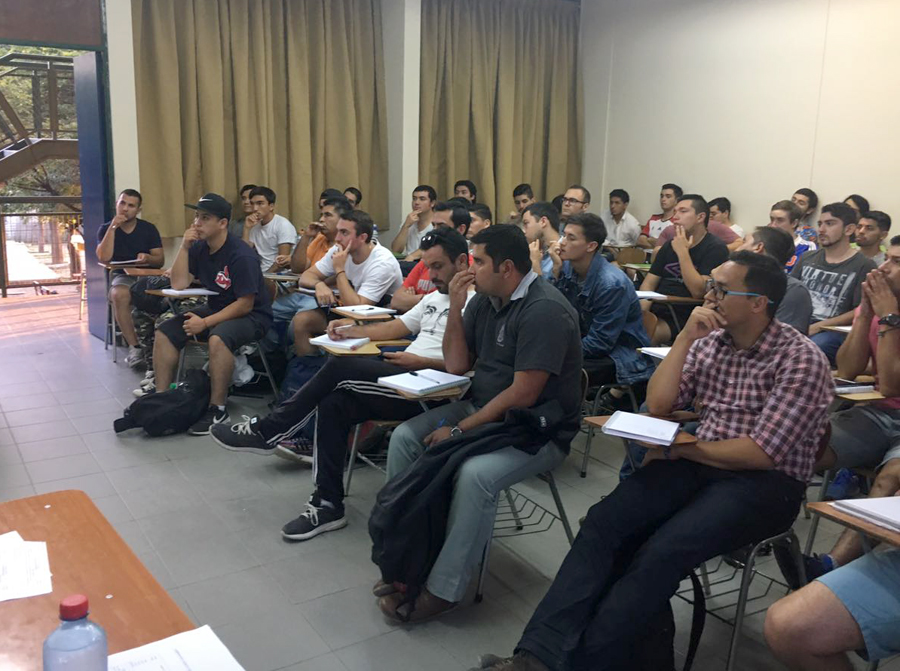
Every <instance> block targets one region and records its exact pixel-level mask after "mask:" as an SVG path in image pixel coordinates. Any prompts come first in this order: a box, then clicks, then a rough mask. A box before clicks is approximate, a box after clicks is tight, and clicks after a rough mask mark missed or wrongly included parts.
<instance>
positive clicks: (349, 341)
mask: <svg viewBox="0 0 900 671" xmlns="http://www.w3.org/2000/svg"><path fill="white" fill-rule="evenodd" d="M368 342H369V339H368V338H344V339H343V340H334V339H333V338H332V337H331V336H329V335H328V334H327V333H326V334H325V335H320V336H317V337H315V338H310V339H309V343H310V344H311V345H317V346H319V347H333V348H335V349H346V350H355V349H359V348H360V347H362V346H363V345H365V344H366V343H368Z"/></svg>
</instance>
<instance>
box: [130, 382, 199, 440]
mask: <svg viewBox="0 0 900 671" xmlns="http://www.w3.org/2000/svg"><path fill="white" fill-rule="evenodd" d="M207 408H209V375H207V374H206V372H205V371H203V370H201V369H199V368H192V369H190V370H188V371H187V372H186V373H185V376H184V382H182V383H181V384H179V385H178V386H177V387H176V388H175V389H168V390H166V391H162V392H157V393H155V394H147V395H146V396H142V397H141V398H139V399H137V400H136V401H135V402H134V403H132V404H131V405H130V406H128V407H127V408H125V416H124V417H122V418H121V419H117V420H116V421H115V422H113V428H114V429H115V431H116V433H121V432H122V431H127V430H128V429H134V428H137V427H141V428H142V429H144V431H146V432H147V433H148V434H149V435H151V436H169V435H172V434H173V433H183V432H185V431H187V430H188V429H189V428H190V427H191V425H193V424H194V422H196V421H197V420H199V419H200V418H201V417H203V413H205V412H206V410H207Z"/></svg>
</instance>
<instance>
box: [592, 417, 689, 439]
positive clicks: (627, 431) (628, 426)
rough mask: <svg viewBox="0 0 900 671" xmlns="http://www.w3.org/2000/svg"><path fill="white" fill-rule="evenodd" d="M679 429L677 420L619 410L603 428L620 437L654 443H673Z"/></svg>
mask: <svg viewBox="0 0 900 671" xmlns="http://www.w3.org/2000/svg"><path fill="white" fill-rule="evenodd" d="M679 429H680V427H679V425H678V423H677V422H670V421H668V420H665V419H656V418H655V417H647V416H646V415H636V414H635V413H633V412H624V411H622V410H617V411H616V412H615V413H613V416H612V417H610V418H609V421H608V422H606V424H604V425H603V427H602V429H601V430H602V431H603V433H605V434H607V435H610V436H618V437H619V438H628V439H629V440H640V441H642V442H645V443H651V444H653V445H671V444H672V441H673V440H675V436H677V435H678V430H679Z"/></svg>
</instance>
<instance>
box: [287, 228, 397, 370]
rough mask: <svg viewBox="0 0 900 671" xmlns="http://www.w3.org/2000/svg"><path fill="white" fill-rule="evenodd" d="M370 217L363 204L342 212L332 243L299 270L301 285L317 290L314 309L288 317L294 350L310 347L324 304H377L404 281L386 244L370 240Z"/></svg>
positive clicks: (321, 326) (301, 352) (324, 317)
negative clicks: (362, 207)
mask: <svg viewBox="0 0 900 671" xmlns="http://www.w3.org/2000/svg"><path fill="white" fill-rule="evenodd" d="M373 228H374V224H373V223H372V217H370V216H369V215H368V214H367V213H365V212H363V211H362V210H351V211H349V212H343V213H341V217H340V219H338V223H337V233H336V234H335V242H336V243H337V244H336V245H335V246H334V247H332V248H331V249H329V250H328V253H327V254H325V256H323V257H322V258H321V259H320V260H319V261H317V262H316V263H315V264H314V265H312V266H310V267H309V268H308V269H307V270H306V271H305V272H304V273H303V274H302V275H301V276H300V286H301V287H304V288H306V289H315V290H316V301H317V302H318V304H319V307H320V308H324V309H319V310H307V311H306V312H299V313H297V314H296V315H295V316H294V319H293V320H292V321H291V326H292V328H293V331H294V353H295V354H296V355H297V356H308V355H309V354H312V353H313V351H314V347H313V345H310V344H309V339H310V337H311V336H317V335H321V334H322V333H324V332H325V327H326V326H327V325H328V308H330V307H331V306H332V305H336V304H337V301H338V297H336V296H335V295H334V291H333V289H337V290H338V294H339V297H340V302H341V305H344V306H348V305H378V304H380V303H382V302H386V300H390V297H391V296H392V295H393V294H394V292H395V291H397V290H398V289H400V287H401V286H403V274H402V273H401V272H400V264H399V263H397V259H396V258H394V255H393V254H392V253H391V252H390V250H388V249H387V247H382V246H381V245H379V244H378V243H377V242H373V241H372V230H373Z"/></svg>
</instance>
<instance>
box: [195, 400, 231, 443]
mask: <svg viewBox="0 0 900 671" xmlns="http://www.w3.org/2000/svg"><path fill="white" fill-rule="evenodd" d="M227 421H228V410H219V409H218V408H217V407H216V406H214V405H211V406H209V408H208V409H207V410H206V412H205V413H204V414H203V417H201V418H200V419H198V420H197V421H196V422H194V425H193V426H192V427H191V428H190V429H188V433H189V434H190V435H192V436H208V435H209V429H210V427H211V426H213V424H221V423H222V422H227Z"/></svg>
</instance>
